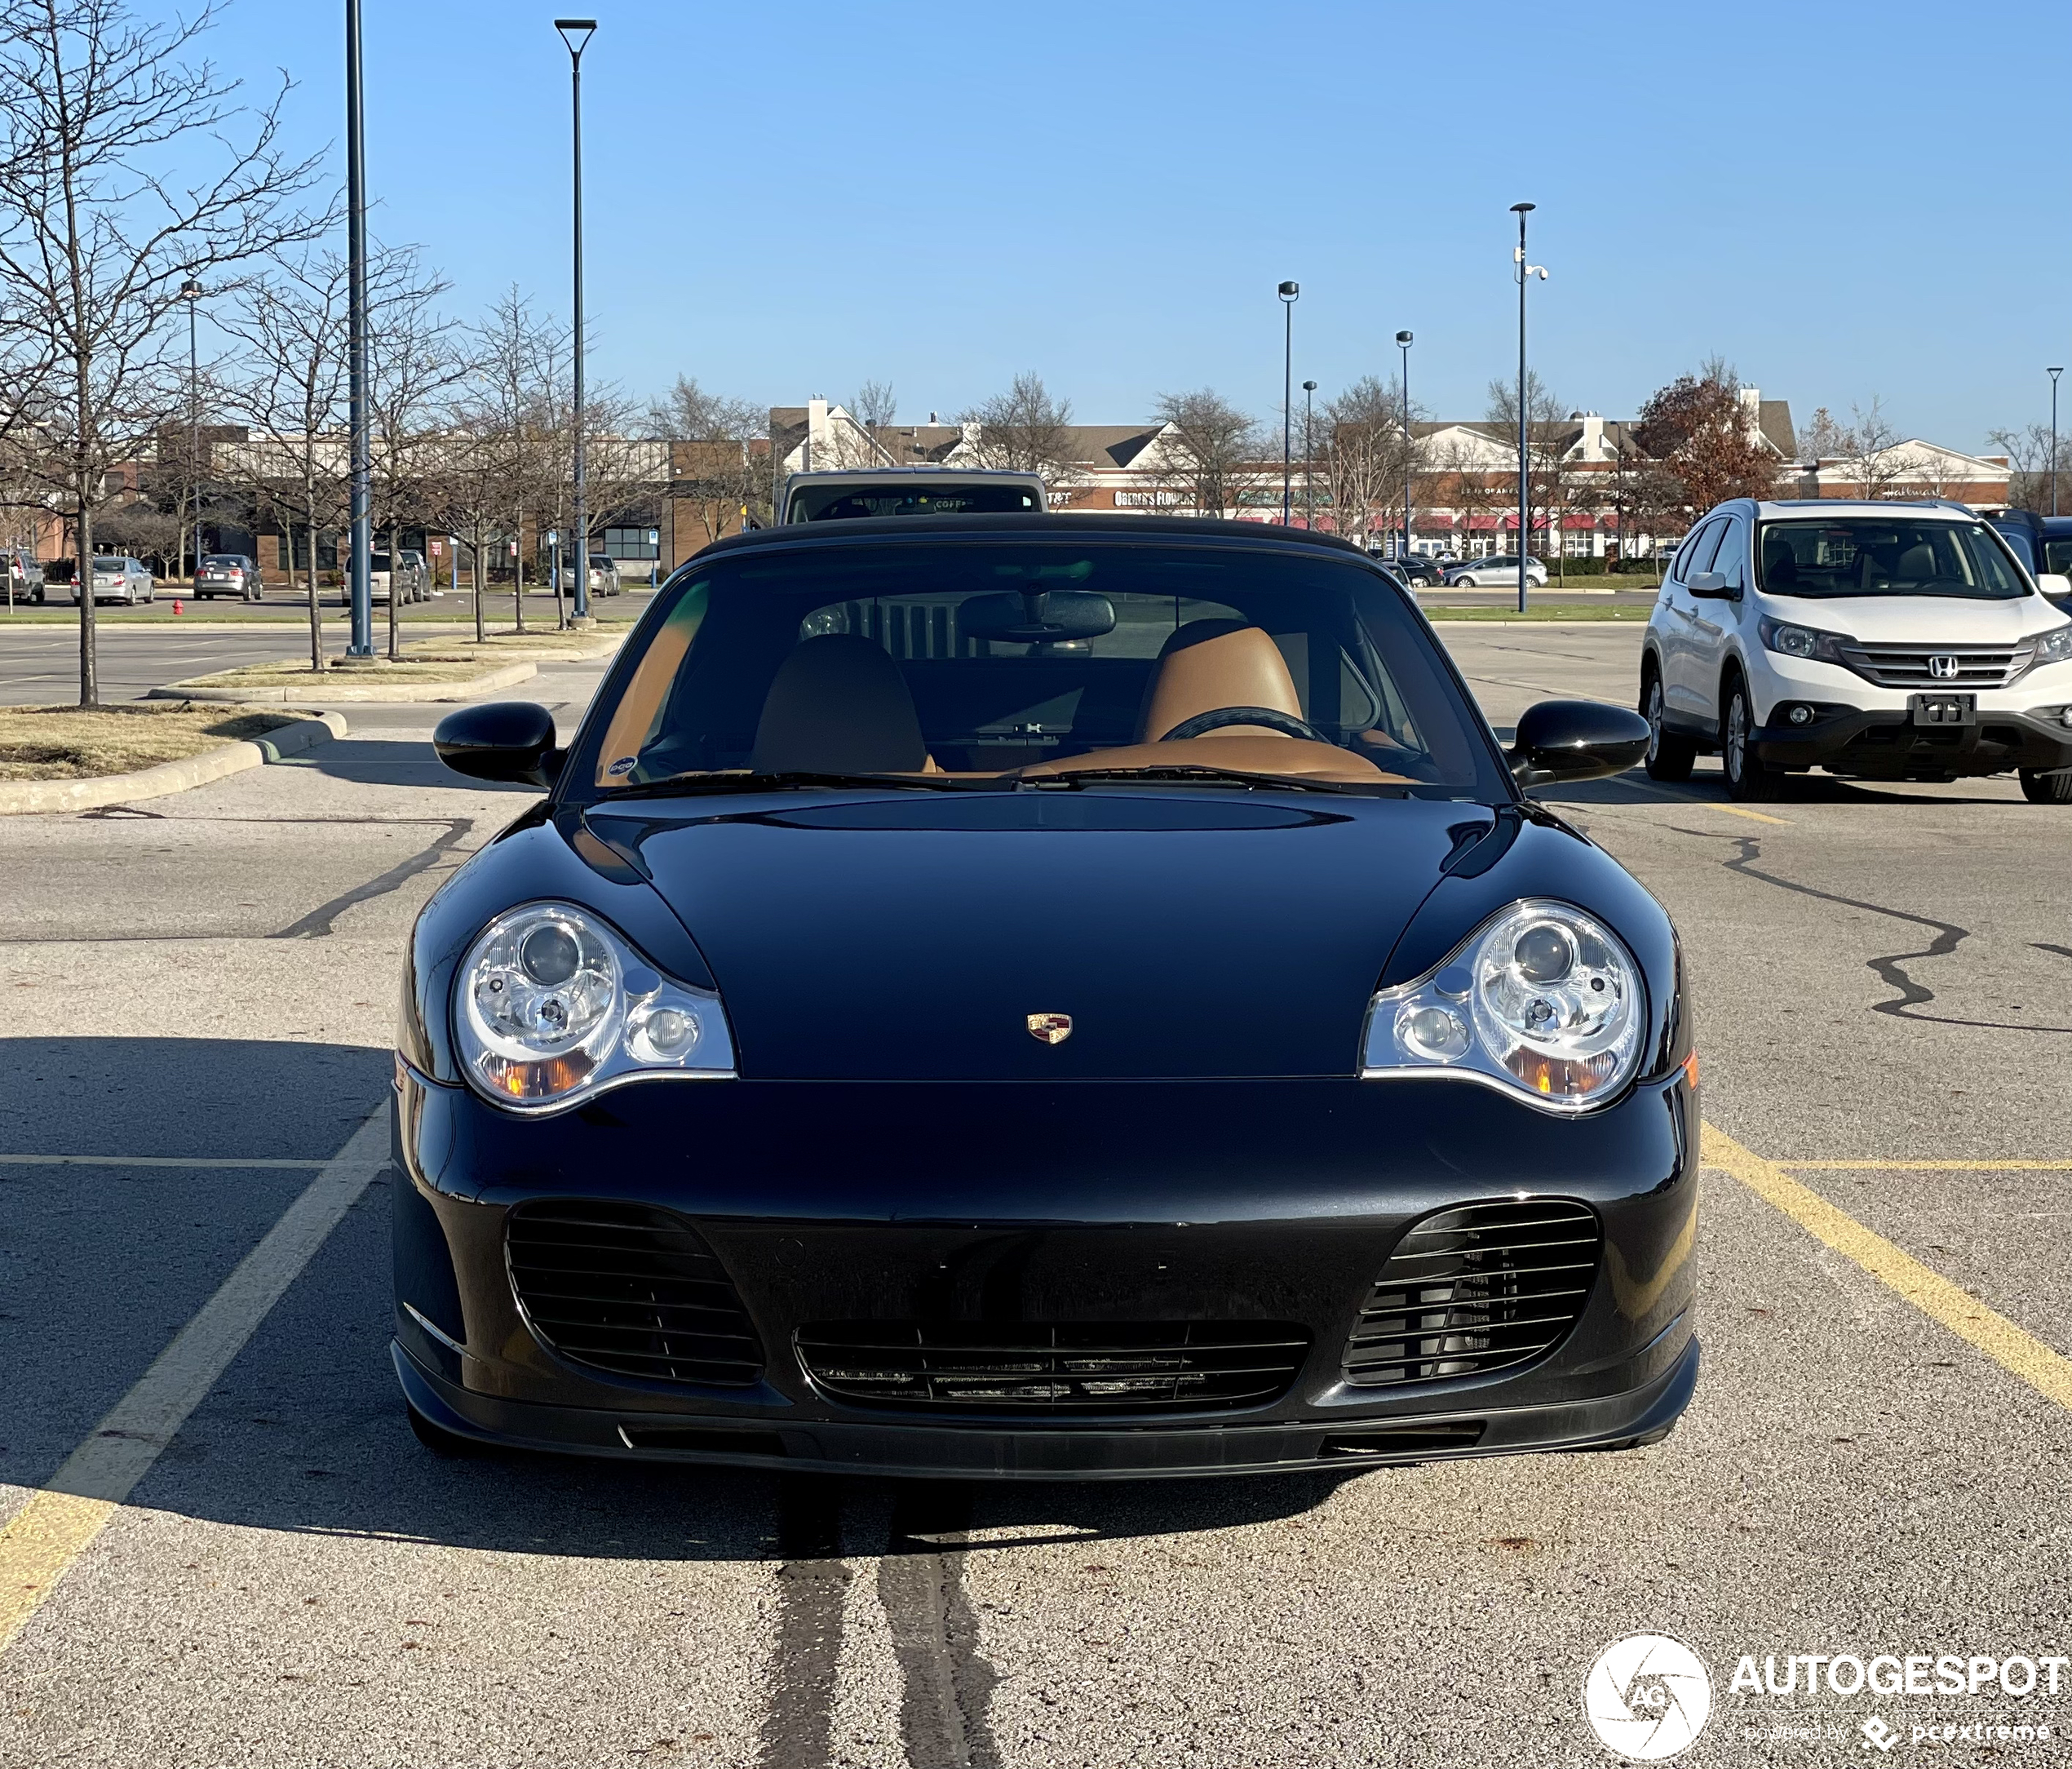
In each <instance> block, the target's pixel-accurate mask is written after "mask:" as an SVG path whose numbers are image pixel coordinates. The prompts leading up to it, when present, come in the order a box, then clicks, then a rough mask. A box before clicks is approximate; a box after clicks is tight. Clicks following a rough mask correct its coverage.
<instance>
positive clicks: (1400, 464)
mask: <svg viewBox="0 0 2072 1769" xmlns="http://www.w3.org/2000/svg"><path fill="white" fill-rule="evenodd" d="M1323 417H1324V427H1323V428H1324V434H1323V441H1322V446H1321V448H1320V450H1318V452H1319V454H1321V455H1322V460H1321V463H1320V464H1321V466H1322V470H1323V476H1324V478H1325V481H1326V483H1327V484H1328V485H1329V486H1330V500H1331V511H1332V514H1333V517H1334V518H1335V522H1336V525H1337V529H1338V532H1339V534H1342V535H1344V537H1345V538H1346V539H1348V540H1361V541H1364V539H1365V538H1366V534H1367V532H1368V530H1369V528H1370V525H1372V524H1373V522H1374V521H1375V513H1376V512H1377V511H1379V512H1380V514H1381V517H1382V521H1383V525H1384V526H1386V527H1390V528H1392V527H1393V526H1394V525H1395V522H1396V521H1397V517H1399V516H1400V514H1401V511H1402V508H1403V486H1404V476H1405V475H1406V473H1407V472H1412V471H1414V470H1416V464H1417V463H1416V462H1415V455H1416V454H1417V445H1416V440H1415V436H1414V435H1413V434H1410V433H1406V432H1405V430H1404V428H1403V388H1402V384H1401V382H1400V381H1396V380H1392V381H1388V382H1387V383H1384V382H1383V381H1381V380H1379V379H1377V378H1376V377H1375V376H1374V375H1362V376H1361V378H1360V379H1358V380H1357V381H1355V382H1354V383H1353V384H1352V385H1351V386H1350V387H1348V388H1346V389H1345V391H1344V392H1342V393H1340V394H1339V395H1337V396H1336V397H1335V398H1333V399H1331V400H1330V401H1328V402H1327V403H1326V405H1325V406H1324V412H1323ZM1412 421H1413V423H1415V415H1413V419H1412Z"/></svg>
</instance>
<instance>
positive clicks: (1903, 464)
mask: <svg viewBox="0 0 2072 1769" xmlns="http://www.w3.org/2000/svg"><path fill="white" fill-rule="evenodd" d="M1842 434H1843V439H1844V441H1843V446H1842V448H1841V449H1840V451H1839V452H1840V454H1841V457H1842V461H1843V471H1844V472H1846V473H1847V474H1848V476H1849V477H1850V479H1851V480H1852V481H1854V482H1855V485H1856V488H1857V496H1858V497H1860V498H1873V499H1878V498H1892V497H1897V496H1899V495H1901V494H1900V493H1899V492H1898V491H1897V490H1895V487H1897V485H1898V484H1899V481H1901V480H1902V479H1903V478H1905V477H1906V472H1907V469H1908V467H1909V464H1910V463H1909V462H1908V460H1907V458H1906V446H1905V445H1906V438H1905V437H1902V435H1901V434H1900V433H1899V432H1898V431H1897V429H1896V428H1893V424H1892V423H1891V421H1890V420H1889V419H1887V417H1886V416H1885V411H1884V403H1883V402H1882V401H1880V400H1879V398H1878V397H1877V395H1876V394H1875V393H1874V394H1872V395H1871V404H1870V406H1868V408H1866V407H1864V406H1857V405H1852V406H1850V407H1849V422H1848V428H1846V429H1844V432H1842Z"/></svg>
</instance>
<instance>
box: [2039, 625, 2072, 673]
mask: <svg viewBox="0 0 2072 1769" xmlns="http://www.w3.org/2000/svg"><path fill="white" fill-rule="evenodd" d="M2035 646H2036V655H2035V658H2034V663H2063V662H2065V659H2066V658H2072V621H2067V622H2066V623H2065V624H2064V625H2063V626H2062V627H2052V628H2051V629H2050V631H2049V632H2039V633H2038V634H2037V635H2036V638H2035ZM2031 667H2034V664H2032V665H2031Z"/></svg>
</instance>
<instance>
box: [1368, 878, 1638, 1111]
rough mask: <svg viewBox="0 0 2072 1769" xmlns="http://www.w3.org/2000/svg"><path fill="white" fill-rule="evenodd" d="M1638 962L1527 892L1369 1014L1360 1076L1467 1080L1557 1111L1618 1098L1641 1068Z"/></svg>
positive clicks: (1381, 997)
mask: <svg viewBox="0 0 2072 1769" xmlns="http://www.w3.org/2000/svg"><path fill="white" fill-rule="evenodd" d="M1646 1024H1647V995H1646V990H1645V986H1644V985H1643V983H1642V982H1641V979H1640V966H1639V965H1638V964H1636V963H1635V962H1634V959H1633V955H1632V954H1631V952H1629V951H1627V949H1626V946H1625V943H1624V942H1623V941H1621V940H1620V938H1618V935H1617V934H1615V933H1613V932H1612V931H1611V929H1609V928H1607V927H1606V926H1605V924H1604V923H1603V922H1601V921H1600V920H1597V918H1596V916H1591V915H1587V914H1585V913H1584V912H1583V911H1582V910H1580V909H1578V908H1575V907H1573V906H1572V905H1570V904H1568V903H1560V902H1551V901H1548V900H1547V899H1544V898H1529V899H1527V900H1526V901H1525V902H1516V903H1513V904H1512V906H1511V907H1509V908H1508V909H1506V910H1503V911H1501V912H1500V913H1499V914H1498V915H1497V916H1494V917H1493V918H1492V919H1491V920H1489V921H1487V922H1485V923H1484V924H1483V925H1482V926H1481V929H1478V930H1477V932H1476V933H1473V934H1471V935H1470V936H1469V937H1468V939H1467V940H1466V941H1465V942H1463V943H1462V944H1461V945H1460V946H1459V947H1458V948H1456V949H1455V951H1454V953H1453V955H1452V956H1450V958H1448V959H1447V960H1446V962H1445V963H1444V964H1441V965H1440V966H1439V967H1438V968H1437V969H1435V970H1433V971H1432V972H1430V973H1428V974H1427V975H1425V976H1423V977H1421V978H1419V979H1418V980H1417V981H1416V982H1409V983H1404V984H1401V985H1400V986H1397V987H1396V988H1393V989H1384V990H1382V991H1380V992H1379V993H1378V994H1377V995H1375V998H1374V1000H1373V1002H1372V1004H1370V1006H1369V1008H1368V1010H1367V1031H1366V1052H1365V1057H1364V1059H1363V1061H1362V1063H1361V1074H1362V1075H1366V1076H1368V1077H1370V1078H1378V1077H1381V1076H1385V1075H1419V1074H1430V1073H1432V1072H1433V1071H1438V1072H1441V1073H1445V1074H1454V1075H1466V1076H1468V1078H1469V1079H1471V1080H1479V1081H1485V1082H1489V1083H1492V1084H1495V1085H1497V1086H1499V1087H1502V1088H1508V1089H1509V1090H1511V1091H1512V1092H1514V1093H1518V1094H1520V1095H1521V1096H1522V1097H1525V1099H1528V1100H1530V1102H1532V1103H1533V1104H1534V1105H1535V1106H1541V1107H1543V1108H1544V1109H1545V1110H1547V1111H1557V1112H1580V1111H1587V1110H1588V1109H1589V1108H1590V1107H1591V1106H1593V1105H1596V1104H1599V1103H1601V1102H1605V1101H1606V1100H1609V1099H1611V1098H1612V1097H1614V1096H1615V1095H1616V1094H1617V1093H1618V1091H1619V1089H1620V1088H1622V1087H1623V1086H1624V1085H1625V1084H1626V1083H1627V1081H1628V1080H1631V1078H1632V1075H1633V1073H1634V1071H1635V1070H1636V1068H1637V1067H1638V1066H1640V1049H1641V1044H1642V1039H1643V1035H1644V1033H1645V1027H1646Z"/></svg>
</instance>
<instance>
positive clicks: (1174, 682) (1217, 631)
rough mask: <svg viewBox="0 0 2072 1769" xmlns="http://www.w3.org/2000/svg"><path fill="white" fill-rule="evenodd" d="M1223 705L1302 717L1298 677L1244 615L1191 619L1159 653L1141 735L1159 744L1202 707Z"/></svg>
mask: <svg viewBox="0 0 2072 1769" xmlns="http://www.w3.org/2000/svg"><path fill="white" fill-rule="evenodd" d="M1218 707H1268V709H1270V710H1271V711H1273V712H1285V713H1287V714H1289V715H1290V716H1292V717H1295V718H1298V719H1299V718H1300V717H1301V716H1302V698H1301V697H1300V696H1299V694H1296V693H1295V678H1294V677H1293V676H1291V675H1290V674H1289V673H1288V666H1287V662H1286V659H1285V658H1282V655H1281V648H1280V647H1279V646H1278V645H1276V644H1274V642H1273V639H1272V637H1271V636H1269V635H1268V634H1267V633H1266V632H1264V631H1263V630H1262V629H1261V628H1260V627H1254V626H1249V625H1247V624H1246V623H1245V622H1243V621H1242V620H1190V621H1189V622H1188V623H1187V624H1186V625H1185V626H1184V627H1181V628H1180V630H1179V631H1178V632H1175V634H1174V635H1173V636H1172V637H1171V638H1170V639H1168V640H1167V641H1166V642H1165V645H1163V646H1162V648H1161V650H1160V651H1159V653H1158V670H1157V672H1156V673H1155V674H1154V675H1153V677H1152V681H1151V694H1150V698H1149V700H1148V701H1147V702H1146V703H1145V705H1144V720H1143V726H1142V729H1140V731H1139V733H1138V740H1139V741H1140V742H1141V743H1156V742H1158V739H1159V738H1162V737H1163V736H1164V735H1165V734H1166V733H1167V732H1168V731H1170V730H1171V729H1172V728H1173V727H1174V726H1175V725H1180V724H1184V722H1185V721H1186V720H1189V719H1191V718H1193V716H1195V714H1197V713H1198V712H1215V710H1216V709H1217V708H1218Z"/></svg>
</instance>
